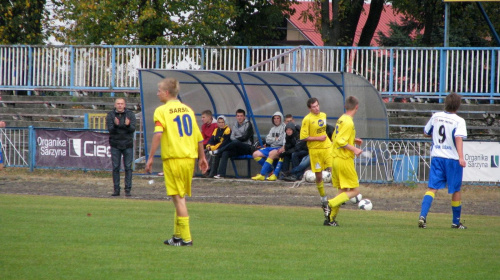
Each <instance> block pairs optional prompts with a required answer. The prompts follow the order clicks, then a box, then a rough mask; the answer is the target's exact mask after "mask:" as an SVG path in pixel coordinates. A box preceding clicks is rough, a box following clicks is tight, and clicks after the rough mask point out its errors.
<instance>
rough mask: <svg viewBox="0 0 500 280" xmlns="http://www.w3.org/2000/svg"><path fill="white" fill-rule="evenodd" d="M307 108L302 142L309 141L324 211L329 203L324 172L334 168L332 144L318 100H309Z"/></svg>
mask: <svg viewBox="0 0 500 280" xmlns="http://www.w3.org/2000/svg"><path fill="white" fill-rule="evenodd" d="M307 107H308V108H309V114H307V115H306V116H305V117H304V119H303V120H302V127H301V129H300V140H302V141H307V148H309V158H310V160H311V170H312V171H313V172H314V173H315V174H316V187H317V188H318V191H319V195H320V196H321V203H322V207H323V210H324V209H325V208H326V205H327V203H328V198H327V196H326V193H325V186H324V183H323V173H322V171H323V170H325V169H331V168H332V154H331V147H332V142H331V141H330V139H329V138H328V137H327V134H326V114H325V113H323V112H321V111H320V110H319V101H318V99H317V98H315V97H313V98H309V100H307Z"/></svg>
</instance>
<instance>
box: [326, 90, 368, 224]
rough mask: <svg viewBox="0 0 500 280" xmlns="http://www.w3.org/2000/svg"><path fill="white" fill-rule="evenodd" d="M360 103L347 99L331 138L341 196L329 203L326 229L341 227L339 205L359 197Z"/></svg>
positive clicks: (334, 172)
mask: <svg viewBox="0 0 500 280" xmlns="http://www.w3.org/2000/svg"><path fill="white" fill-rule="evenodd" d="M358 103H359V101H358V99H357V98H356V97H354V96H349V97H347V98H346V100H345V110H346V112H345V113H344V114H343V115H342V116H341V117H340V118H339V119H338V120H337V124H336V125H335V132H334V133H333V136H332V142H333V168H332V185H333V186H334V187H336V188H337V189H338V192H339V193H338V195H337V196H335V197H334V198H333V199H330V200H329V201H328V204H327V207H326V208H325V218H326V220H325V222H324V223H323V224H324V225H325V226H334V227H336V226H338V223H337V221H336V217H337V214H338V212H339V210H340V206H341V205H342V204H343V203H344V202H346V201H348V200H349V199H350V198H353V197H355V196H357V195H358V194H359V189H358V187H359V180H358V174H357V173H356V169H355V167H354V157H355V156H359V155H360V154H361V152H362V150H361V149H359V148H357V147H356V146H355V144H356V145H361V144H362V143H363V141H362V140H361V139H359V138H356V129H355V127H354V121H353V118H354V115H356V112H357V111H358V108H359V104H358Z"/></svg>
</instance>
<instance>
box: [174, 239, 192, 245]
mask: <svg viewBox="0 0 500 280" xmlns="http://www.w3.org/2000/svg"><path fill="white" fill-rule="evenodd" d="M172 246H193V241H192V240H191V241H188V242H186V241H184V240H182V241H181V242H177V243H174V244H173V245H172Z"/></svg>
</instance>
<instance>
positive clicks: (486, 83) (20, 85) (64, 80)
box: [0, 45, 500, 103]
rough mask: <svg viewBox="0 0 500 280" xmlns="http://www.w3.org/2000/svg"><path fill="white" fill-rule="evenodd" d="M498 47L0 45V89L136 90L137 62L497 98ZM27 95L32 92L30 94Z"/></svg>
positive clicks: (388, 91)
mask: <svg viewBox="0 0 500 280" xmlns="http://www.w3.org/2000/svg"><path fill="white" fill-rule="evenodd" d="M499 54H500V48H411V47H398V48H383V47H312V46H300V47H249V46H248V47H247V46H234V47H209V46H208V47H207V46H26V45H4V46H0V90H28V91H39V90H53V91H56V90H65V91H109V92H118V91H138V89H139V82H138V72H137V69H141V68H157V69H196V70H228V71H272V72H276V71H291V72H298V71H300V72H340V71H344V72H349V73H356V74H359V75H361V76H363V77H365V78H366V79H367V80H368V81H370V82H371V83H372V84H373V86H374V87H375V88H377V90H378V91H379V92H380V93H381V94H382V95H383V96H386V97H394V96H402V97H412V96H424V97H425V96H428V97H436V96H437V97H442V96H445V95H446V94H447V93H448V92H451V91H453V92H457V93H459V94H461V95H463V96H464V97H466V98H475V99H477V98H479V99H489V100H491V103H493V100H495V99H500V60H499V59H498V57H499ZM30 93H31V92H30Z"/></svg>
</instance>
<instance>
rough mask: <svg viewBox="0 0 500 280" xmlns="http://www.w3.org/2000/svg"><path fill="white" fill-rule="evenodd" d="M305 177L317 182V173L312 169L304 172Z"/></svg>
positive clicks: (308, 180) (309, 181)
mask: <svg viewBox="0 0 500 280" xmlns="http://www.w3.org/2000/svg"><path fill="white" fill-rule="evenodd" d="M304 179H305V180H306V182H308V183H314V182H316V174H315V173H314V172H312V170H307V171H306V172H304Z"/></svg>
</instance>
